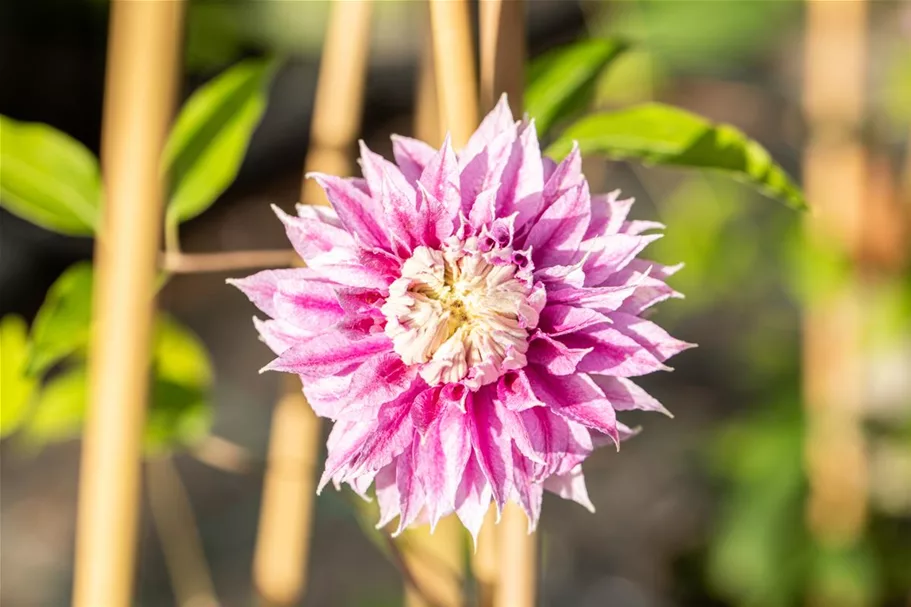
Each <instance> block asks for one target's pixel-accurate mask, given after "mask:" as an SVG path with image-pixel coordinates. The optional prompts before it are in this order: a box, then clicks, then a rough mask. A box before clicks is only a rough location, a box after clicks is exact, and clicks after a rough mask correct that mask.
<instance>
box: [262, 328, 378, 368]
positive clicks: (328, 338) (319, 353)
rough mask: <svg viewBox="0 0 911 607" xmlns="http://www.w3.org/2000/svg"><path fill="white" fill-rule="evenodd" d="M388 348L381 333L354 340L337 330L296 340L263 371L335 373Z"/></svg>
mask: <svg viewBox="0 0 911 607" xmlns="http://www.w3.org/2000/svg"><path fill="white" fill-rule="evenodd" d="M391 351H392V341H391V340H390V339H389V338H388V337H386V335H384V334H382V333H381V334H377V335H371V336H370V337H366V338H364V339H360V340H357V341H351V340H349V339H347V338H346V337H344V336H343V335H341V334H339V333H324V334H322V335H315V336H313V337H308V338H306V339H303V340H301V341H299V342H298V343H296V344H295V345H294V346H292V347H291V348H289V349H288V350H285V351H284V352H283V353H282V354H281V355H279V357H278V358H276V359H275V360H274V361H272V362H271V363H269V364H268V365H266V367H264V370H267V371H284V372H286V373H296V374H298V375H301V376H303V377H319V376H321V375H330V374H334V373H338V372H340V371H342V370H343V369H345V368H346V367H350V366H351V365H355V364H359V363H362V362H364V361H365V360H367V359H368V358H371V357H373V356H376V355H377V354H381V353H384V352H391Z"/></svg>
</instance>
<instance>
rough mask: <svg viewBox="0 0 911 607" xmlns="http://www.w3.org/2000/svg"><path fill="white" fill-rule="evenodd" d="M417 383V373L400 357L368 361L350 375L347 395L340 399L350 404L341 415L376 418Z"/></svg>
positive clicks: (392, 354) (381, 357)
mask: <svg viewBox="0 0 911 607" xmlns="http://www.w3.org/2000/svg"><path fill="white" fill-rule="evenodd" d="M415 381H418V380H417V370H416V369H414V368H413V367H408V366H406V365H405V364H404V363H403V362H402V359H401V358H399V356H398V354H395V353H392V352H390V353H388V354H381V355H379V356H374V357H372V358H368V359H367V360H366V361H365V362H364V363H362V364H361V365H360V366H359V367H358V368H357V370H356V371H355V372H354V373H352V374H351V381H350V383H349V385H348V388H347V391H346V393H345V394H344V395H339V397H341V398H343V399H344V401H345V402H347V403H348V406H347V407H345V409H344V411H343V412H342V415H343V416H345V417H351V416H354V415H359V416H364V415H374V414H375V412H376V410H377V409H379V408H380V407H381V406H382V405H384V404H386V403H388V402H391V401H393V400H395V399H396V398H398V397H399V396H401V395H402V394H403V393H404V392H405V391H407V390H409V389H412V388H413V386H414V383H415Z"/></svg>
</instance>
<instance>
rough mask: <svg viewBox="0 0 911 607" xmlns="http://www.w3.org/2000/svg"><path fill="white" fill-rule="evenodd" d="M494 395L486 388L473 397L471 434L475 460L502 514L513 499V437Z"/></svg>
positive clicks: (470, 405)
mask: <svg viewBox="0 0 911 607" xmlns="http://www.w3.org/2000/svg"><path fill="white" fill-rule="evenodd" d="M492 392H493V390H491V389H490V388H489V387H486V386H485V387H483V388H481V389H480V390H478V391H477V392H475V393H473V394H471V395H470V396H469V432H470V433H471V444H472V447H473V449H474V454H475V459H476V460H477V462H478V465H479V466H480V467H481V470H482V471H483V472H484V476H486V477H487V480H488V481H489V482H490V488H491V492H492V493H493V499H494V501H495V502H496V504H497V509H498V511H499V510H502V508H503V504H505V503H506V499H507V498H508V497H509V491H510V484H511V479H510V474H509V470H510V468H511V465H512V461H511V459H512V458H511V455H512V453H511V451H510V442H509V438H508V437H507V436H506V435H505V433H504V430H503V424H502V422H501V421H500V419H499V418H498V417H497V415H496V410H495V408H494V403H493V398H492Z"/></svg>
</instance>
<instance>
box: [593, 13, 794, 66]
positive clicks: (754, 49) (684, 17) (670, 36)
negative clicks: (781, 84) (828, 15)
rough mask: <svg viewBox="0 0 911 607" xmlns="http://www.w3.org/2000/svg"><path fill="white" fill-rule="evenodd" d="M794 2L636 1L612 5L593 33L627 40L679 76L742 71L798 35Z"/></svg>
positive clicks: (599, 19)
mask: <svg viewBox="0 0 911 607" xmlns="http://www.w3.org/2000/svg"><path fill="white" fill-rule="evenodd" d="M800 11H801V3H800V2H797V1H795V0H777V1H775V2H763V1H758V2H744V1H743V0H712V1H711V2H705V1H703V0H690V1H683V0H678V1H677V2H668V1H667V0H636V1H635V2H621V3H616V4H611V5H610V6H609V9H607V10H603V11H602V15H600V17H599V18H597V21H599V22H600V23H596V24H595V25H594V31H595V32H597V33H612V34H617V35H622V36H625V37H628V38H629V39H630V40H634V41H636V42H637V43H638V42H641V43H642V46H643V47H646V48H648V49H649V52H651V53H653V54H654V55H655V56H656V59H657V60H658V61H659V62H660V63H662V64H664V65H666V66H667V68H668V69H671V70H673V71H675V72H678V73H679V72H689V73H696V74H699V75H700V76H705V75H706V74H719V73H725V72H728V73H729V72H730V71H732V70H743V69H744V66H748V65H750V64H751V61H754V60H756V59H757V58H760V59H761V58H762V57H764V56H767V54H768V53H771V52H773V49H775V48H777V47H779V46H780V45H781V40H782V37H783V36H784V37H785V39H787V36H788V35H789V34H792V33H794V32H796V31H797V28H798V27H799V24H800Z"/></svg>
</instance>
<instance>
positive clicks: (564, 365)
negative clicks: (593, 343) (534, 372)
mask: <svg viewBox="0 0 911 607" xmlns="http://www.w3.org/2000/svg"><path fill="white" fill-rule="evenodd" d="M592 349H593V348H570V347H569V346H567V345H566V344H564V343H562V342H560V341H557V340H556V339H554V338H552V337H550V336H549V335H547V334H545V333H540V332H538V333H536V334H535V335H534V336H533V337H532V338H531V341H530V342H529V347H528V353H527V357H528V362H529V363H534V364H536V365H540V366H541V367H544V368H545V369H547V372H548V373H551V374H553V375H569V374H571V373H575V372H576V367H577V366H578V365H579V363H580V362H582V359H583V358H585V356H586V355H587V354H588V353H590V352H591V351H592Z"/></svg>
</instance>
